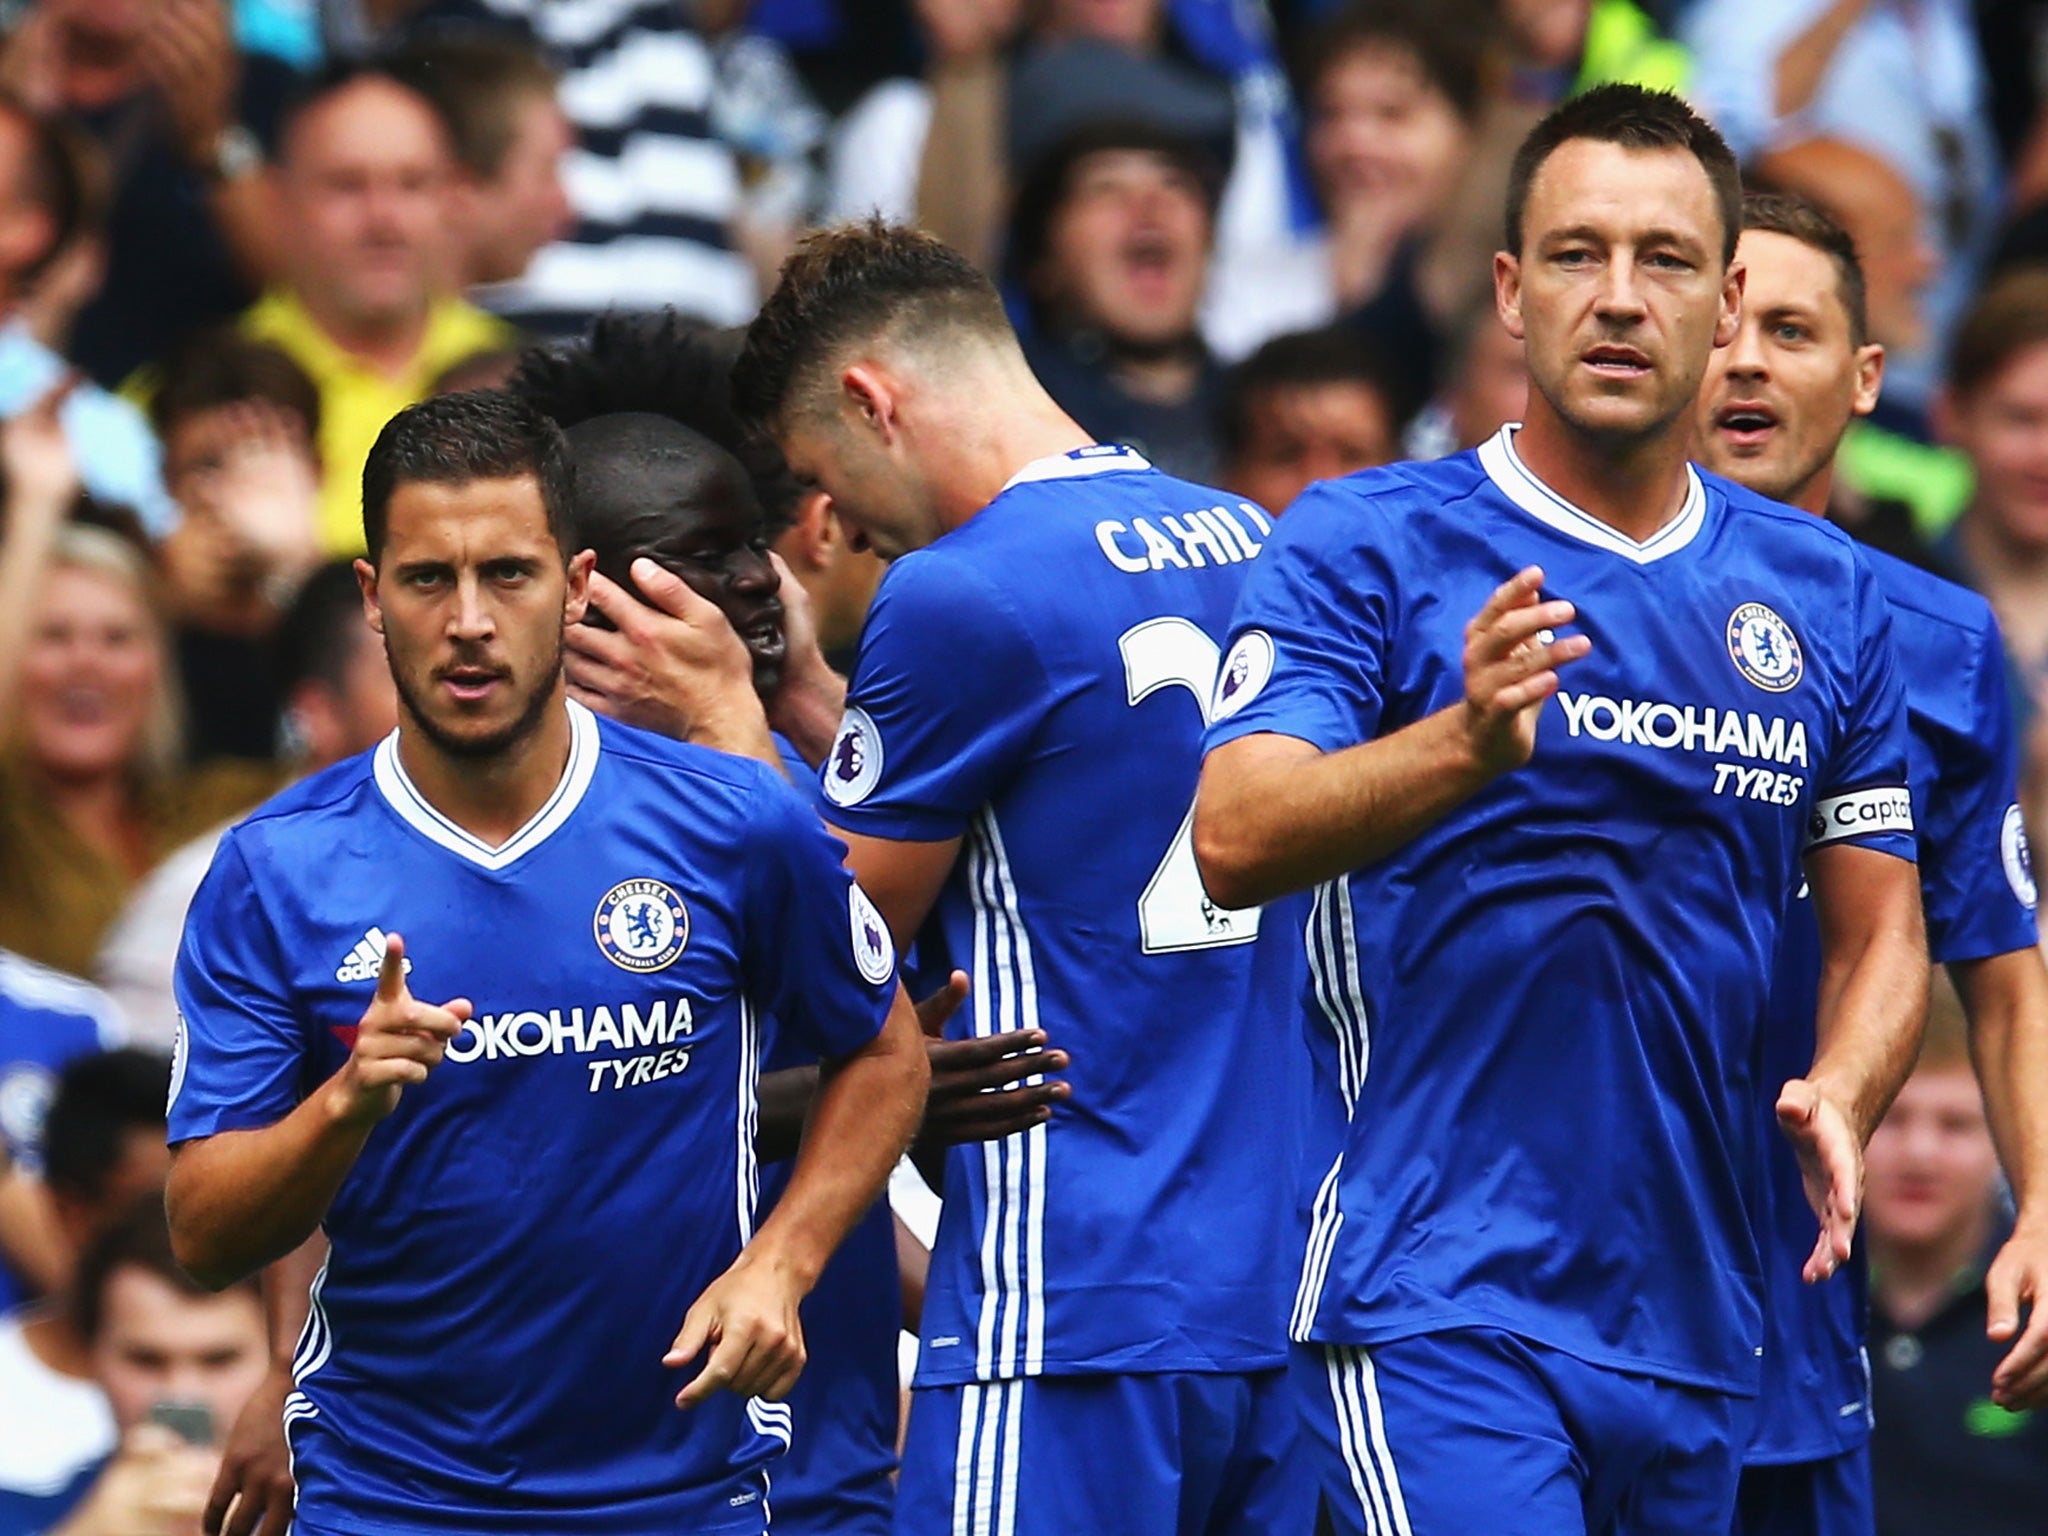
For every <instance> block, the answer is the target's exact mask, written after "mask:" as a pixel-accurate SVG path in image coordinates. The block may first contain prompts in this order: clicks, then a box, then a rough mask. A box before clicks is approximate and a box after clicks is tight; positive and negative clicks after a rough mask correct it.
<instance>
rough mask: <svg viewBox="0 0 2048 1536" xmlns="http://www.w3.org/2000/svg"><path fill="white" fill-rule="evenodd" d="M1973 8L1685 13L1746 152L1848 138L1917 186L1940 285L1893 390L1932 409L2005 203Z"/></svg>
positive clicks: (1785, 7)
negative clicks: (1924, 337) (1923, 334)
mask: <svg viewBox="0 0 2048 1536" xmlns="http://www.w3.org/2000/svg"><path fill="white" fill-rule="evenodd" d="M1970 11H1971V7H1970V4H1969V0H1887V3H1879V0H1700V3H1699V4H1697V5H1695V6H1694V7H1693V8H1692V9H1691V11H1689V12H1688V13H1687V15H1686V19H1685V38H1686V41H1687V42H1688V43H1689V44H1690V45H1691V48H1692V51H1693V56H1694V59H1695V62H1696V65H1697V73H1696V75H1695V77H1694V83H1693V91H1692V94H1693V96H1694V98H1695V99H1696V100H1697V101H1699V103H1700V104H1701V107H1702V109H1703V110H1704V111H1705V112H1706V113H1707V115H1708V116H1710V117H1711V118H1712V119H1713V120H1714V122H1715V123H1716V124H1717V125H1718V126H1719V127H1720V128H1721V129H1722V131H1723V132H1724V133H1726V134H1727V136H1728V140H1729V142H1730V144H1732V145H1733V146H1734V148H1735V151H1736V153H1737V154H1738V155H1739V156H1741V157H1742V158H1743V159H1744V160H1749V159H1751V158H1753V157H1755V156H1757V155H1760V154H1762V153H1764V152H1765V151H1767V150H1772V149H1778V148H1782V147H1783V146H1784V145H1785V144H1787V143H1788V142H1793V141H1796V140H1799V139H1809V138H1831V139H1843V140H1846V141H1847V142H1849V143H1851V144H1856V145H1860V146H1861V147H1863V148H1864V149H1867V150H1869V151H1870V152H1871V153H1873V154H1875V155H1877V156H1879V157H1880V158H1882V159H1884V160H1886V161H1888V162H1889V163H1890V164H1891V165H1892V166H1893V167H1895V168H1896V169H1897V171H1898V172H1899V173H1900V174H1901V175H1902V176H1904V178H1905V179H1906V182H1907V183H1908V184H1909V185H1910V186H1911V187H1912V189H1913V193H1914V197H1915V200H1916V201H1917V203H1918V205H1919V208H1920V210H1921V215H1922V220H1923V237H1922V238H1923V240H1924V242H1925V243H1926V244H1928V245H1930V246H1932V248H1933V249H1935V250H1936V251H1938V252H1939V253H1940V256H1941V260H1940V264H1939V267H1938V268H1937V270H1936V273H1935V275H1934V279H1933V281H1932V282H1931V283H1930V284H1929V285H1928V289H1927V299H1926V312H1927V322H1928V333H1929V337H1930V345H1929V346H1927V347H1924V348H1919V349H1915V350H1913V351H1910V352H1908V351H1904V350H1897V351H1894V353H1893V355H1892V358H1891V362H1890V365H1889V377H1888V378H1887V380H1886V393H1887V394H1888V395H1890V396H1891V397H1892V398H1893V399H1894V401H1895V402H1896V403H1898V404H1901V405H1905V406H1909V407H1911V408H1913V409H1915V410H1921V411H1924V410H1925V409H1927V407H1928V406H1929V405H1930V404H1931V402H1932V400H1933V397H1934V394H1935V391H1936V389H1937V386H1938V383H1939V373H1940V363H1941V351H1942V349H1943V348H1944V347H1945V346H1946V344H1947V340H1948V338H1949V337H1950V336H1951V335H1952V334H1953V333H1954V330H1955V327H1956V324H1957V322H1958V321H1959V320H1960V319H1961V317H1962V314H1963V311H1964V309H1965V308H1967V307H1968V305H1969V303H1970V296H1971V294H1972V292H1973V291H1974V289H1975V288H1976V285H1977V279H1978V275H1979V274H1980V273H1981V272H1982V270H1983V266H1984V262H1985V260H1986V258H1987V257H1988V256H1989V255H1990V253H1991V247H1992V244H1993V243H1994V241H1995V240H1996V238H1997V235H1998V229H1999V224H2000V220H2001V214H2002V211H2003V210H2002V208H2001V205H2000V203H2001V200H2000V197H1999V179H2000V170H1999V164H1998V146H1997V143H1996V141H1995V139H1994V137H1993V134H1992V130H1991V123H1990V118H1989V96H1988V89H1987V85H1986V81H1985V75H1984V65H1983V59H1982V56H1981V55H1980V54H1979V52H1978V49H1977V39H1976V34H1975V31H1974V29H1973V26H1972V23H1971V16H1970ZM1875 254H1876V252H1875V251H1874V250H1873V255H1875Z"/></svg>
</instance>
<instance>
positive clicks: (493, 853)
mask: <svg viewBox="0 0 2048 1536" xmlns="http://www.w3.org/2000/svg"><path fill="white" fill-rule="evenodd" d="M566 702H567V704H568V708H569V761H568V764H567V766H565V767H564V768H563V769H562V777H561V780H560V782H559V783H557V784H556V785H555V790H554V793H553V794H551V795H549V796H548V798H547V801H546V803H545V804H543V805H542V806H541V808H540V809H539V810H537V811H535V812H534V813H533V816H532V817H531V819H529V820H528V821H527V823H526V825H525V826H523V827H521V828H520V829H519V830H518V831H517V832H514V833H513V834H512V835H511V836H510V837H508V838H507V839H505V841H504V842H503V843H501V844H499V845H498V846H497V847H495V848H493V847H492V846H491V845H490V844H489V843H487V842H485V841H484V840H483V839H482V838H480V837H478V836H476V835H475V834H474V833H471V832H467V831H465V830H464V829H463V828H461V827H458V826H457V825H456V824H455V823H454V822H452V821H450V820H449V819H448V818H447V817H446V816H443V815H442V814H441V813H440V812H439V811H437V810H435V809H434V808H433V806H431V805H429V804H428V803H427V797H426V796H425V795H423V794H421V793H420V792H419V787H418V786H417V785H415V784H414V783H413V781H412V779H411V778H410V776H408V775H407V773H406V771H405V765H404V764H403V763H401V762H400V761H399V760H398V732H396V731H393V732H392V733H391V734H390V735H389V736H386V737H385V738H384V739H383V741H381V742H379V743H378V744H377V756H376V758H375V759H374V771H375V775H376V779H377V788H378V790H379V791H380V792H381V793H382V794H383V796H384V798H385V800H387V801H388V802H390V805H391V809H392V810H394V811H396V812H398V814H399V817H400V819H402V820H403V821H404V822H405V824H406V825H407V826H409V827H411V828H412V829H413V830H414V831H415V832H417V833H419V834H420V836H422V837H424V838H426V839H427V840H428V841H429V842H434V843H438V844H440V845H441V846H442V847H443V848H446V849H447V850H448V851H449V852H450V853H453V854H457V855H459V856H460V857H462V858H465V859H467V860H469V862H470V863H472V864H475V865H477V866H478V867H479V868H482V869H503V868H505V866H506V865H508V864H510V863H512V862H513V861H514V860H516V859H519V858H521V857H522V856H524V855H526V854H528V853H531V852H532V851H533V850H534V849H536V848H538V847H539V846H540V845H541V844H542V843H544V842H546V841H547V840H548V838H549V837H550V836H551V835H553V833H554V832H555V831H556V830H557V829H558V828H559V827H560V826H561V825H562V823H563V822H565V821H567V820H568V819H569V817H570V815H571V814H572V813H573V812H574V811H575V809H576V807H577V806H579V805H581V804H582V803H583V792H584V791H585V790H587V789H589V788H590V777H591V775H592V774H594V773H596V772H597V754H598V737H597V717H596V716H594V715H593V714H591V712H590V711H589V710H588V709H585V708H584V707H583V706H582V705H581V704H578V703H577V702H576V701H575V700H574V699H569V700H567V701H566Z"/></svg>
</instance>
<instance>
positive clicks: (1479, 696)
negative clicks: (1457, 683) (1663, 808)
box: [1465, 565, 1593, 773]
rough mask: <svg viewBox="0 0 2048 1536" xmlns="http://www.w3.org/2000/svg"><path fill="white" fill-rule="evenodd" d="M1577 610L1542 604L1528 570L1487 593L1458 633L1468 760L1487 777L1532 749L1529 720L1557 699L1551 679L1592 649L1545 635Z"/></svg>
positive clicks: (1583, 641) (1575, 639) (1580, 638)
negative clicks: (1462, 643)
mask: <svg viewBox="0 0 2048 1536" xmlns="http://www.w3.org/2000/svg"><path fill="white" fill-rule="evenodd" d="M1577 612H1578V610H1576V609H1575V608H1573V607H1572V605H1571V604H1570V603H1566V602H1558V601H1555V600H1553V601H1550V602H1545V601H1544V600H1543V572H1542V571H1541V570H1539V569H1538V568H1537V567H1535V566H1533V565H1532V566H1530V567H1529V568H1528V569H1527V570H1524V571H1521V572H1519V573H1517V574H1516V575H1514V576H1512V577H1510V578H1509V579H1508V580H1507V581H1504V582H1502V583H1501V584H1500V586H1499V587H1497V588H1495V589H1494V593H1493V596H1491V597H1489V598H1488V599H1487V600H1486V606H1485V607H1483V608H1481V609H1480V610H1479V612H1478V613H1477V614H1476V615H1475V616H1474V617H1473V620H1472V622H1471V623H1469V624H1467V625H1466V626H1465V731H1466V735H1467V737H1468V739H1469V740H1470V742H1471V746H1472V751H1473V755H1474V757H1475V758H1476V759H1477V760H1478V762H1479V764H1480V766H1482V767H1483V768H1485V769H1486V770H1487V771H1488V772H1491V773H1506V772H1508V771H1510V770H1512V769H1515V768H1519V767H1521V766H1522V765H1523V764H1524V763H1526V762H1528V761H1529V758H1530V755H1531V754H1532V753H1534V752H1535V750H1536V717H1537V716H1538V715H1539V714H1541V713H1542V711H1543V701H1544V700H1545V699H1547V698H1549V697H1550V696H1551V695H1552V694H1553V693H1555V692H1557V673H1558V669H1559V668H1560V667H1563V666H1564V665H1566V664H1567V663H1568V662H1573V661H1577V660H1578V659H1579V658H1580V657H1581V656H1583V655H1585V654H1586V653H1587V652H1588V651H1590V650H1592V648H1593V642H1592V641H1591V640H1589V639H1587V638H1586V637H1585V636H1584V635H1566V636H1564V637H1562V638H1558V637H1556V636H1554V635H1553V633H1552V631H1554V630H1555V629H1556V628H1557V627H1558V626H1559V625H1561V624H1569V623H1571V621H1572V619H1573V618H1574V617H1576V615H1577Z"/></svg>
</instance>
